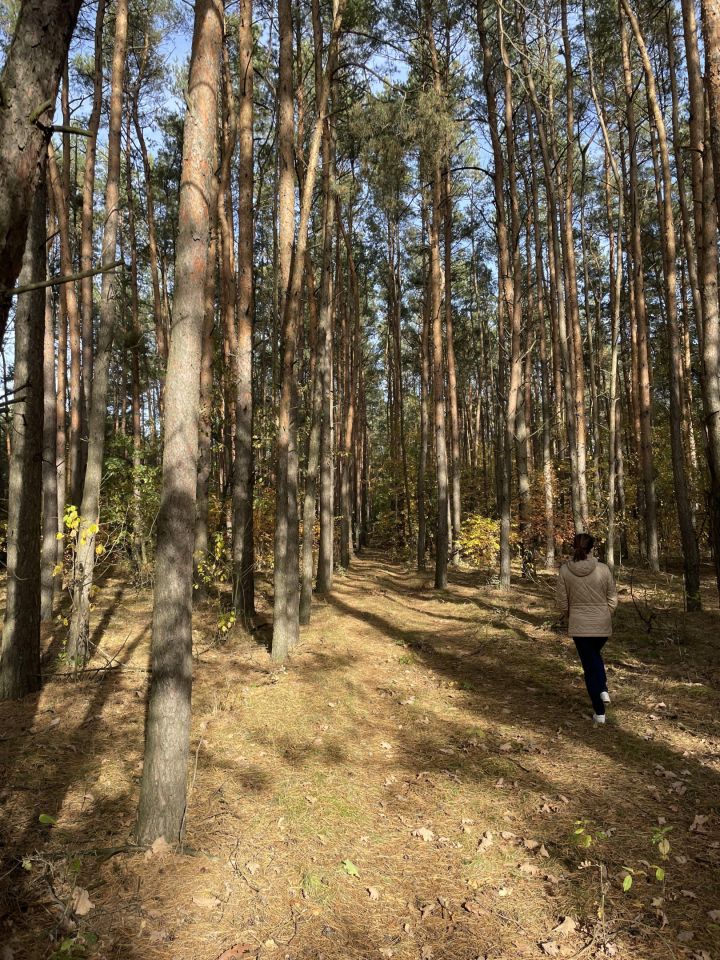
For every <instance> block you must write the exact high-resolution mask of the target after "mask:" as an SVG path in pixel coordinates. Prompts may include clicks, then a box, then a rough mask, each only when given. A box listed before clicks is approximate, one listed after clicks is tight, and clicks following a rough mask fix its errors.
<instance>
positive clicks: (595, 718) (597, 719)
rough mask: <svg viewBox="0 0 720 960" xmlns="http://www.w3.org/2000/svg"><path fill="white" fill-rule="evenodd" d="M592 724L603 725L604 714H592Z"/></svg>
mask: <svg viewBox="0 0 720 960" xmlns="http://www.w3.org/2000/svg"><path fill="white" fill-rule="evenodd" d="M593 723H605V714H604V713H594V714H593Z"/></svg>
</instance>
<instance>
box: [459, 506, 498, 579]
mask: <svg viewBox="0 0 720 960" xmlns="http://www.w3.org/2000/svg"><path fill="white" fill-rule="evenodd" d="M458 546H459V547H460V555H461V556H462V558H463V560H464V561H465V562H466V563H469V564H471V565H472V566H474V567H491V566H493V565H494V564H496V563H497V558H498V553H499V552H500V522H499V521H498V520H494V519H493V518H492V517H485V516H483V515H482V514H480V513H474V514H471V516H469V517H468V518H467V519H466V520H465V521H464V522H463V525H462V529H461V531H460V536H459V538H458Z"/></svg>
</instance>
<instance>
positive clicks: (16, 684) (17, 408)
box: [0, 168, 46, 700]
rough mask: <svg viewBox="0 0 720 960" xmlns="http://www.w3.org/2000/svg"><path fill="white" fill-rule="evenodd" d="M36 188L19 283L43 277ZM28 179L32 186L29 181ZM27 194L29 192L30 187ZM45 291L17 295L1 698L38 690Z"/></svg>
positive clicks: (41, 191)
mask: <svg viewBox="0 0 720 960" xmlns="http://www.w3.org/2000/svg"><path fill="white" fill-rule="evenodd" d="M38 180H39V183H38V185H37V187H36V189H35V191H34V198H33V204H32V206H33V209H32V215H31V219H30V224H29V228H28V232H27V240H26V244H25V256H24V258H23V265H22V271H21V274H20V276H21V283H31V282H33V281H37V280H43V279H44V278H45V262H46V258H45V218H46V211H45V205H46V202H45V188H44V176H43V171H42V168H41V169H40V171H39V177H38ZM31 186H34V184H32V185H31ZM31 194H32V191H31ZM44 328H45V292H44V291H43V290H34V291H33V292H32V293H25V294H22V295H21V296H20V297H19V298H18V302H17V308H16V311H15V373H14V381H15V390H16V393H17V394H18V396H16V398H15V399H16V401H17V402H16V403H15V404H14V409H13V418H12V433H13V442H12V454H11V457H10V471H9V473H10V475H9V483H8V493H9V499H8V526H7V597H6V602H5V622H4V624H3V632H2V642H1V646H0V699H2V700H9V699H13V698H16V697H23V696H25V695H26V694H28V693H32V692H33V691H35V690H39V689H40V679H41V678H40V523H39V519H40V510H41V506H42V469H41V462H42V444H43V341H44Z"/></svg>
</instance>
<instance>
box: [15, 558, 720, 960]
mask: <svg viewBox="0 0 720 960" xmlns="http://www.w3.org/2000/svg"><path fill="white" fill-rule="evenodd" d="M451 579H452V583H451V586H450V588H449V589H448V590H447V591H445V592H443V593H441V594H438V593H436V592H434V591H433V590H432V589H431V586H432V585H431V582H430V580H429V578H420V577H418V576H417V575H416V574H414V573H412V572H409V571H406V570H404V569H403V568H402V567H400V566H397V565H390V564H388V563H386V562H384V561H383V560H382V559H381V558H380V557H378V556H375V555H369V556H368V557H367V558H365V559H362V560H360V561H358V562H357V563H356V564H354V566H353V569H352V571H351V572H349V573H348V574H347V575H345V576H339V577H338V578H337V581H336V587H337V589H336V592H335V595H334V596H333V599H332V601H331V602H330V603H329V604H318V605H317V607H316V609H315V613H314V619H313V624H312V626H311V627H310V628H308V629H307V630H306V631H305V632H304V633H303V640H302V645H301V647H300V649H299V650H298V651H297V653H296V654H295V655H294V656H293V658H292V661H291V663H290V664H289V666H288V668H287V669H277V668H275V667H274V666H273V665H272V663H271V661H270V659H269V657H268V654H267V651H266V649H265V648H264V646H263V645H262V643H260V642H259V639H258V635H256V638H255V639H253V638H252V637H249V636H245V635H242V634H240V633H239V632H236V633H234V634H232V635H231V636H230V638H229V639H228V640H227V642H225V643H224V644H223V645H222V646H219V647H212V648H211V649H206V648H207V647H208V638H209V637H210V636H211V634H212V627H213V624H212V615H211V611H210V610H205V611H203V610H202V609H201V610H200V612H199V616H198V617H197V618H196V621H197V622H196V626H197V646H198V649H199V650H204V652H203V653H202V654H201V655H200V657H199V662H198V663H197V664H196V672H195V688H194V709H193V714H194V720H193V731H192V741H191V768H190V771H189V777H190V783H191V789H190V799H189V806H188V812H187V837H186V847H185V850H184V851H183V852H181V853H178V854H174V855H168V856H160V855H153V856H149V857H147V856H146V855H145V854H143V853H142V852H136V851H133V850H132V849H127V848H126V845H127V844H128V843H129V841H130V840H131V837H132V829H133V821H134V815H135V807H136V803H137V795H138V780H139V775H140V771H141V757H142V735H143V719H144V702H145V696H146V682H147V673H146V671H147V663H148V642H149V632H150V600H151V598H150V596H149V595H148V594H147V593H145V592H134V591H133V590H132V589H131V588H129V587H125V586H124V584H123V583H122V582H120V581H113V582H111V583H108V584H106V585H105V586H104V588H103V590H102V594H101V597H100V598H99V603H98V608H99V609H98V617H99V618H100V619H99V624H98V630H97V633H96V640H98V641H99V642H100V643H101V647H102V650H103V651H104V652H105V654H106V655H107V656H110V657H115V659H114V660H113V663H112V666H111V667H110V668H109V669H107V670H100V671H97V672H96V673H94V674H91V675H90V676H88V678H86V679H83V680H81V681H78V682H71V681H68V680H66V679H61V678H54V679H52V680H51V681H50V682H48V683H47V684H46V686H45V688H44V690H43V692H42V693H41V695H39V696H38V697H35V698H27V699H26V700H25V701H23V702H22V703H16V704H2V705H0V722H1V723H2V727H1V731H2V732H1V734H0V756H2V763H3V770H4V771H5V773H4V776H3V783H2V787H1V788H0V800H1V803H2V805H1V806H0V816H1V817H2V825H3V830H4V846H3V848H2V849H3V853H4V857H3V861H4V865H3V867H2V870H0V872H2V873H3V874H4V876H3V878H2V881H0V894H1V896H2V901H1V904H0V906H1V908H2V917H3V919H2V921H1V923H2V926H0V943H1V942H3V941H4V942H5V943H6V944H7V945H8V948H9V949H10V950H11V951H12V954H8V957H9V956H13V957H14V958H15V960H19V958H33V960H34V958H43V960H44V958H48V957H51V956H54V955H55V956H71V957H81V956H85V955H87V956H97V957H102V958H123V960H136V958H137V960H140V958H143V960H154V958H158V960H159V958H172V960H191V958H192V960H215V958H218V957H220V956H221V954H222V953H223V952H224V951H225V950H227V949H228V948H230V947H232V946H233V945H235V944H238V943H241V944H246V945H247V946H248V950H249V952H250V956H253V957H254V956H256V955H259V956H260V957H261V958H263V960H265V958H268V960H285V958H292V960H321V958H324V960H350V958H382V957H391V956H392V957H395V958H397V960H406V958H407V960H409V958H413V960H418V958H421V960H430V958H431V957H432V958H435V960H475V958H478V957H481V958H485V957H488V958H515V957H536V958H538V957H542V956H546V955H557V956H565V957H579V956H588V957H589V956H604V955H614V956H617V957H623V958H625V957H627V958H641V960H642V958H653V960H655V958H662V957H668V958H674V957H685V956H687V957H697V958H702V960H705V958H706V957H712V958H714V960H716V958H718V957H720V953H718V942H719V941H720V922H718V920H715V921H713V920H712V919H711V918H710V916H709V911H715V910H720V881H719V876H718V866H719V865H720V843H719V840H718V837H719V834H718V814H719V812H720V811H719V810H718V806H719V804H720V791H719V790H718V774H719V772H720V753H719V745H718V744H719V738H720V726H719V724H718V717H720V711H719V705H718V680H719V679H720V677H719V672H718V640H719V638H720V616H719V615H718V611H717V603H716V601H715V605H714V609H713V610H712V611H711V612H707V613H703V614H694V615H689V616H683V615H681V614H680V613H678V609H679V595H678V583H677V582H676V581H674V580H673V579H672V578H662V577H661V578H656V579H655V580H651V579H649V578H648V577H647V576H644V577H643V578H639V577H637V576H636V577H634V579H633V594H634V596H635V600H636V602H637V603H639V604H640V606H641V609H645V608H644V607H643V606H642V601H643V596H645V599H646V600H647V602H648V605H650V606H652V607H653V608H654V609H656V610H659V611H660V612H659V613H658V614H657V615H656V618H655V620H654V622H653V625H652V629H651V632H650V634H649V635H647V634H645V633H644V632H643V627H642V621H641V620H640V618H639V617H638V615H637V613H636V610H635V606H634V603H633V599H632V598H631V596H630V593H629V590H628V587H627V583H625V584H624V591H623V592H622V593H621V607H620V611H619V614H618V618H617V635H616V637H615V639H614V640H613V642H612V644H611V646H610V649H609V655H608V660H609V676H610V683H611V690H612V693H613V698H614V702H613V706H612V722H611V723H609V724H608V725H607V727H606V729H603V730H593V729H592V726H591V724H590V721H589V709H588V705H587V703H586V695H585V691H584V687H583V685H582V679H581V676H580V673H579V668H578V666H577V664H576V663H575V659H574V651H573V650H572V649H571V644H570V642H569V641H568V640H567V638H564V637H562V636H560V635H559V634H557V633H555V632H553V631H552V630H550V629H548V628H547V627H548V622H549V621H551V620H552V618H553V609H552V578H551V577H549V576H547V577H545V576H541V577H540V579H539V581H538V582H537V583H535V584H521V583H519V584H517V585H516V586H514V587H513V590H512V592H511V593H510V594H509V595H506V594H503V593H501V592H500V591H498V590H497V589H494V588H493V587H489V586H483V578H482V577H481V576H479V575H478V574H473V573H468V572H457V573H455V574H454V575H453V576H452V577H451ZM712 597H713V594H712V585H711V584H710V583H708V586H707V600H708V603H707V605H708V607H710V606H711V605H712V603H713V599H712ZM265 607H266V612H267V602H266V601H265ZM260 633H262V631H260ZM52 641H53V638H52V637H49V638H48V642H49V643H50V644H51V645H52ZM680 641H682V642H680ZM104 663H105V661H104V660H103V659H102V656H99V657H98V658H97V659H96V661H95V663H94V665H95V664H97V665H99V666H100V665H103V664H104ZM43 813H46V814H50V815H51V816H52V817H54V818H55V819H56V821H57V823H56V825H54V826H44V825H42V824H40V823H39V821H38V817H39V815H40V814H43ZM698 814H699V815H701V816H702V817H707V818H708V819H707V820H704V821H703V820H701V821H695V817H696V815H698ZM579 821H582V826H583V828H584V829H585V830H586V833H588V834H589V835H590V836H591V837H592V844H591V845H590V846H589V847H588V848H583V847H582V846H581V844H580V843H579V842H578V839H580V840H582V836H583V835H574V832H573V831H574V830H576V829H578V822H579ZM694 821H695V824H696V828H697V827H698V826H699V829H691V827H692V825H693V822H694ZM662 825H665V826H671V827H672V831H671V832H670V833H669V834H668V836H669V839H670V844H671V850H670V855H669V857H668V859H667V861H662V865H663V866H664V867H665V869H666V880H665V883H664V884H663V883H660V882H658V881H657V880H655V878H654V871H653V870H652V869H649V868H648V866H646V865H645V864H649V865H660V864H661V859H660V854H659V852H658V849H657V846H656V845H653V842H652V841H653V835H654V834H655V832H656V830H657V829H658V827H659V826H662ZM417 830H420V831H422V833H421V835H416V834H415V831H417ZM425 831H430V833H425ZM487 831H489V832H490V833H491V834H492V841H491V842H490V843H489V844H488V842H487V841H485V843H484V844H482V846H481V848H479V844H480V841H481V838H482V837H483V835H484V834H485V833H486V832H487ZM503 834H505V835H506V836H505V838H503ZM510 834H513V835H514V836H510ZM423 835H424V836H425V837H428V839H423ZM523 841H537V843H538V844H541V845H542V846H543V849H542V851H540V849H539V847H537V848H535V849H528V848H529V847H532V846H533V844H532V842H530V843H528V844H527V845H525V844H524V842H523ZM115 848H120V849H119V850H115ZM98 851H100V852H98ZM545 854H547V856H546V855H545ZM344 861H350V863H351V864H352V865H354V867H356V868H357V872H358V876H351V875H350V874H348V872H347V870H346V869H345V868H344V867H343V862H344ZM23 862H24V868H23ZM599 864H602V865H603V873H602V879H601V870H600V867H599V866H598V865H599ZM345 867H348V864H347V863H346V864H345ZM622 868H631V869H632V870H633V871H635V877H634V882H633V886H632V888H631V890H630V891H629V892H627V893H624V892H623V891H622V878H621V873H622ZM349 869H351V868H349ZM605 871H606V873H605ZM74 886H75V887H80V888H83V889H86V890H87V891H88V893H89V897H90V900H91V901H92V903H93V905H94V906H93V908H92V909H91V910H90V911H89V912H88V913H87V914H86V915H85V916H84V917H82V918H78V917H77V916H75V915H74V913H73V910H72V904H71V896H72V889H73V887H74ZM601 904H603V905H604V912H602V916H599V908H600V907H601ZM563 917H571V918H572V919H573V920H574V921H575V922H576V924H577V927H576V929H575V930H574V931H572V932H570V933H568V934H563V933H561V932H553V928H555V927H557V926H558V924H559V923H560V921H561V919H562V918H563ZM86 933H90V934H91V936H90V940H91V941H92V940H93V938H94V937H97V942H96V943H91V944H90V945H88V946H87V947H83V946H82V943H83V937H84V935H85V934H86ZM690 935H691V937H692V938H691V939H687V937H688V936H690ZM63 938H65V940H66V946H67V947H68V950H69V952H66V953H65V954H62V953H58V948H59V946H60V944H61V943H62V940H63ZM543 943H545V944H548V946H547V947H546V948H543V947H541V946H540V945H541V944H543ZM555 949H557V953H554V951H555ZM703 951H704V952H703ZM3 960H5V957H4V956H3Z"/></svg>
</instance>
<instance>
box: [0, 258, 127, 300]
mask: <svg viewBox="0 0 720 960" xmlns="http://www.w3.org/2000/svg"><path fill="white" fill-rule="evenodd" d="M122 266H123V261H122V260H116V261H115V263H111V264H109V265H108V266H107V267H93V269H92V270H81V271H80V273H71V274H68V275H66V276H64V277H50V279H49V280H38V281H36V282H35V283H28V284H26V285H25V286H24V287H13V289H12V290H2V291H0V297H16V296H17V295H18V294H19V293H31V292H32V291H33V290H44V289H45V288H46V287H59V286H60V284H62V283H73V282H74V281H75V280H83V279H84V278H85V277H94V276H97V274H99V273H109V271H110V270H115V268H116V267H122Z"/></svg>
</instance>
